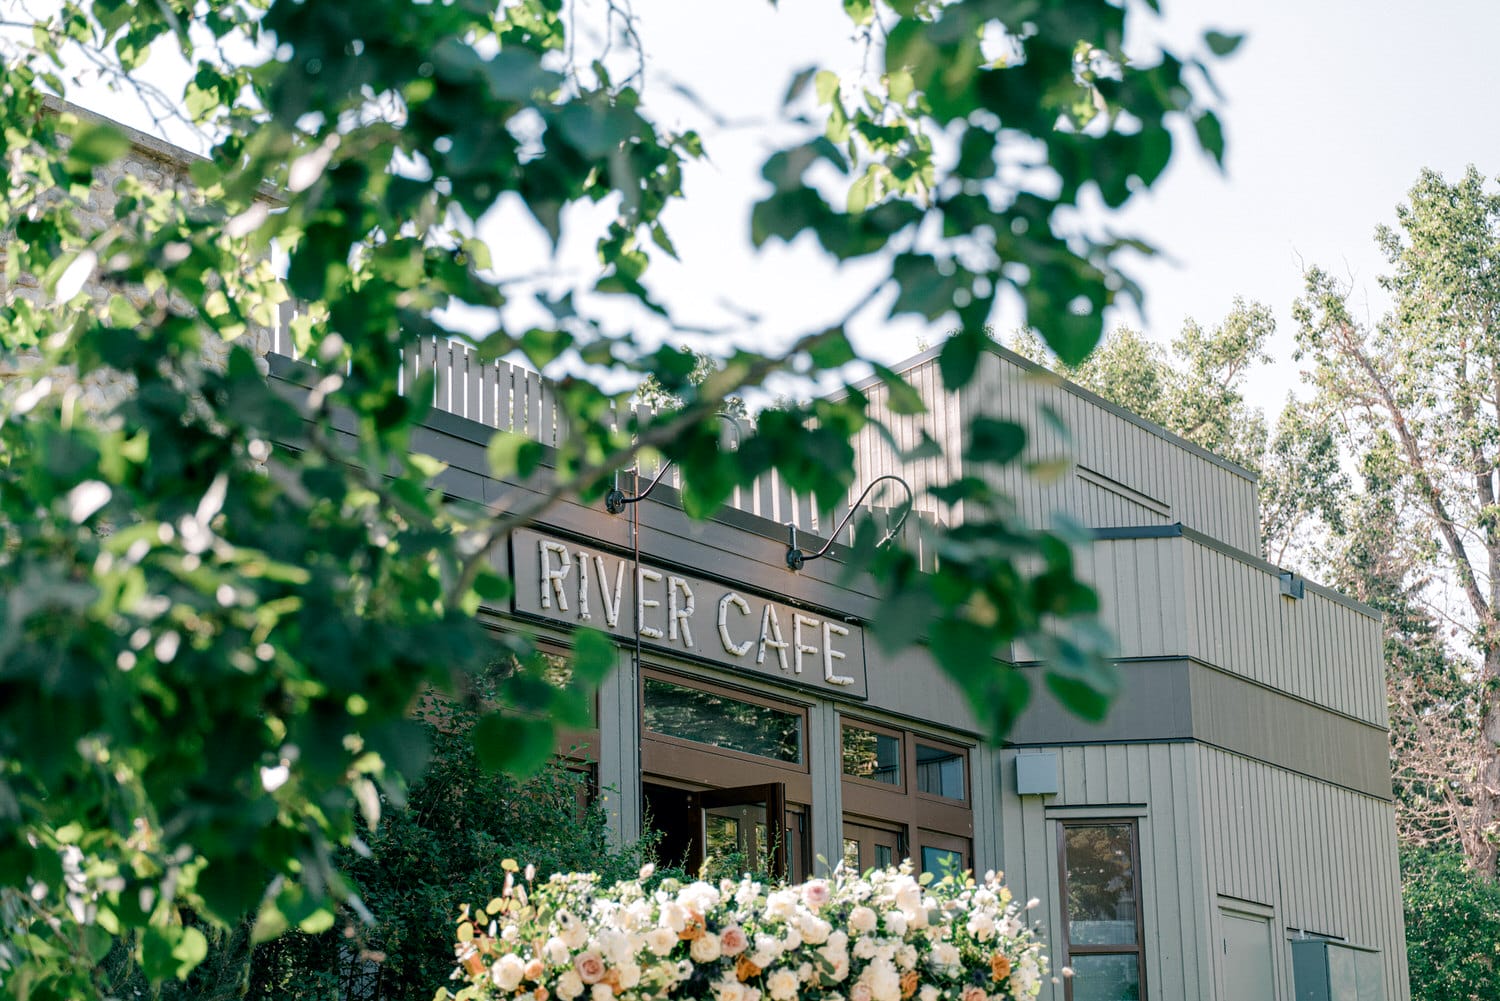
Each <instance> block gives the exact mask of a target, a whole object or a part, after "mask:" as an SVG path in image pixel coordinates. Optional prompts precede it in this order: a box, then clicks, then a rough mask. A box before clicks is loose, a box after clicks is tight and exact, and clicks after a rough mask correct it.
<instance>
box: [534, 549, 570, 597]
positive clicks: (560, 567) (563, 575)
mask: <svg viewBox="0 0 1500 1001" xmlns="http://www.w3.org/2000/svg"><path fill="white" fill-rule="evenodd" d="M554 553H555V554H557V566H556V567H553V566H552V555H553V554H554ZM537 556H538V557H539V558H540V559H541V561H542V607H543V608H551V607H552V596H553V595H554V594H555V595H557V607H558V609H559V610H561V611H564V612H566V611H567V610H568V592H567V591H565V590H563V581H564V580H566V579H567V576H568V571H569V570H571V569H573V557H571V556H569V555H568V547H567V546H565V545H563V544H562V543H561V542H551V541H549V540H547V539H542V540H541V541H539V542H538V543H537Z"/></svg>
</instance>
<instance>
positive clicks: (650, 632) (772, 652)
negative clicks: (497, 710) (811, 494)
mask: <svg viewBox="0 0 1500 1001" xmlns="http://www.w3.org/2000/svg"><path fill="white" fill-rule="evenodd" d="M511 559H512V560H513V561H514V562H513V564H512V565H513V567H514V569H515V582H516V597H515V605H516V611H517V612H522V613H526V614H529V615H534V616H537V617H540V618H544V619H551V620H553V621H557V622H565V623H568V624H570V625H584V626H592V627H594V628H595V629H601V630H604V631H605V632H608V633H612V634H614V635H616V636H622V637H629V636H630V635H631V631H632V629H634V628H636V623H639V624H640V625H639V628H640V636H641V642H642V643H645V644H649V645H651V646H652V647H656V648H660V649H664V650H669V651H671V652H672V653H675V654H678V655H683V656H688V657H696V658H699V659H702V660H707V661H711V662H713V663H715V664H721V665H723V666H725V667H729V668H733V669H736V670H739V671H745V672H749V673H752V674H759V675H765V676H768V677H773V678H779V679H780V680H782V681H788V682H792V683H794V684H800V685H803V686H806V687H810V688H815V689H819V690H821V691H825V692H829V693H837V694H839V695H842V696H844V697H846V698H856V699H863V698H867V697H868V691H867V687H866V684H865V645H864V630H862V629H861V628H860V627H859V626H857V625H853V624H852V623H846V622H842V621H839V620H837V619H830V618H826V617H824V616H823V615H821V614H816V613H813V612H809V611H806V610H805V609H801V608H795V607H793V606H791V605H788V604H785V603H783V602H779V601H772V600H768V599H766V598H763V597H761V596H759V595H756V594H754V593H752V592H749V591H744V590H739V589H736V588H734V587H730V586H728V585H725V584H719V583H715V582H712V581H708V580H704V579H703V578H701V577H692V576H688V575H687V574H679V573H674V572H672V571H669V570H659V569H656V568H655V567H652V566H649V565H647V564H644V563H643V564H641V566H640V568H639V569H638V570H637V571H636V573H634V574H632V573H631V566H632V561H631V560H630V558H628V557H620V556H615V555H613V554H611V553H607V552H604V551H602V550H600V549H596V548H593V547H590V546H588V545H585V544H583V543H578V542H565V541H563V540H560V539H556V538H552V537H550V536H546V535H541V534H539V533H537V532H532V531H526V530H522V531H518V532H516V533H515V535H513V536H512V541H511Z"/></svg>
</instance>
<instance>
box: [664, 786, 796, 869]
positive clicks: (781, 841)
mask: <svg viewBox="0 0 1500 1001" xmlns="http://www.w3.org/2000/svg"><path fill="white" fill-rule="evenodd" d="M641 789H642V792H643V793H644V799H645V804H646V821H647V823H648V824H649V825H650V826H651V828H652V829H653V830H655V831H657V832H658V833H659V834H660V835H661V842H660V844H659V845H658V849H657V850H658V852H659V853H660V856H661V858H662V860H663V861H664V862H666V863H667V864H669V865H673V864H679V863H680V864H681V865H682V867H683V868H684V869H686V870H687V873H688V875H689V876H697V875H698V874H699V873H700V872H702V871H703V868H704V865H705V863H707V864H708V865H709V867H710V870H711V871H712V872H713V873H715V874H717V875H720V876H730V877H732V878H733V877H738V876H740V875H742V874H744V873H747V872H748V873H751V874H753V875H759V876H770V877H772V878H775V879H785V878H786V877H787V875H788V873H790V872H792V871H794V868H793V866H792V865H791V863H792V861H793V855H794V854H800V853H796V852H794V849H793V840H794V839H793V838H792V836H791V831H792V830H793V829H794V828H793V825H792V824H791V823H789V821H791V820H794V819H800V816H799V815H798V814H793V813H790V812H789V811H788V809H787V802H786V784H785V783H783V782H769V783H763V784H761V785H753V786H736V787H734V788H730V789H706V790H698V791H693V790H687V789H678V788H674V787H672V786H665V785H658V784H655V783H651V782H644V783H642V786H641ZM800 826H801V825H800V824H797V825H796V827H799V828H800Z"/></svg>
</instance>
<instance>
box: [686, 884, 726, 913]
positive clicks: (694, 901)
mask: <svg viewBox="0 0 1500 1001" xmlns="http://www.w3.org/2000/svg"><path fill="white" fill-rule="evenodd" d="M677 902H678V903H680V904H681V905H682V906H684V907H686V908H687V909H688V910H690V911H697V912H698V913H699V914H707V913H708V912H709V911H711V910H712V909H713V908H715V907H717V906H719V891H718V890H717V889H715V888H714V887H712V886H710V885H709V884H707V883H704V882H702V881H701V880H700V881H699V882H697V883H690V884H688V885H687V886H685V887H683V888H682V892H680V893H679V894H677Z"/></svg>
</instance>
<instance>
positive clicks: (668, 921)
mask: <svg viewBox="0 0 1500 1001" xmlns="http://www.w3.org/2000/svg"><path fill="white" fill-rule="evenodd" d="M661 923H662V924H663V925H665V926H666V927H668V928H670V929H672V931H673V932H674V933H676V934H678V935H680V934H682V929H684V928H686V927H687V923H688V912H687V908H686V907H683V906H682V905H681V904H679V903H677V902H676V901H675V900H669V901H667V902H666V903H665V904H662V905H661Z"/></svg>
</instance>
